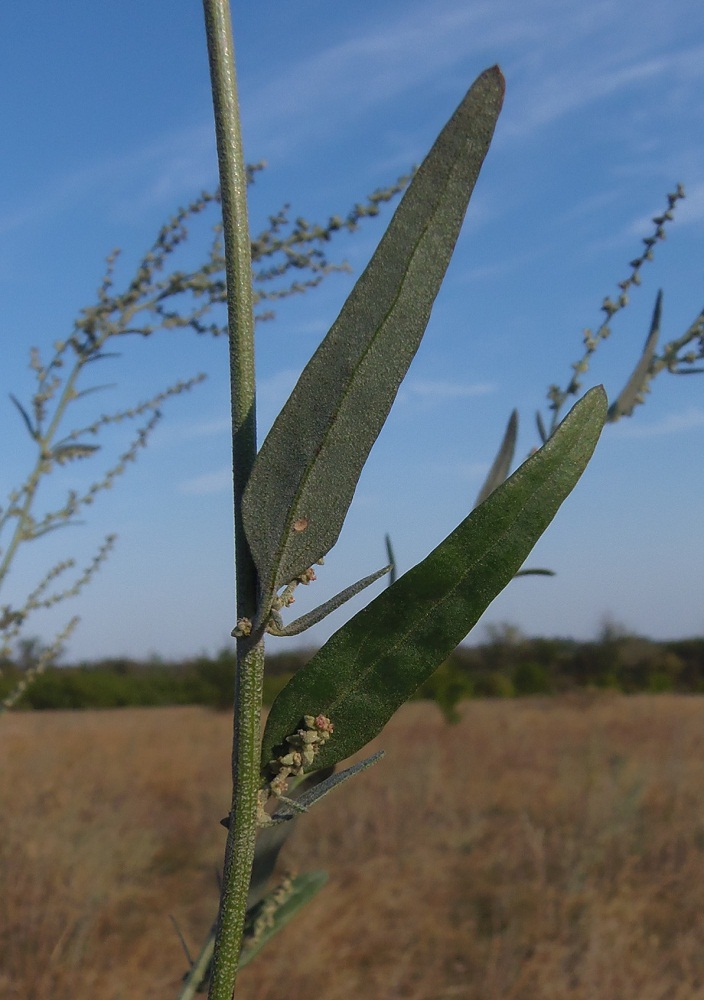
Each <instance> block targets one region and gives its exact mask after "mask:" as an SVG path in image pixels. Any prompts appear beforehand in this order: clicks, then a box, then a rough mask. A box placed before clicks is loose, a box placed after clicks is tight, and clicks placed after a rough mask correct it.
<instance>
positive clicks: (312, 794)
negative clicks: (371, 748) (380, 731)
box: [268, 750, 384, 829]
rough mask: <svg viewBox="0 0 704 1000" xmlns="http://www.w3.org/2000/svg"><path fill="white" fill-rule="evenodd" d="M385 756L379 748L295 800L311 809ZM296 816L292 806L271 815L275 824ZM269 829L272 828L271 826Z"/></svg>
mask: <svg viewBox="0 0 704 1000" xmlns="http://www.w3.org/2000/svg"><path fill="white" fill-rule="evenodd" d="M383 756H384V751H383V750H377V752H376V753H373V754H372V755H371V757H367V758H366V760H360V761H359V763H357V764H353V765H352V767H348V768H347V769H346V770H345V771H338V772H337V774H331V775H330V776H329V777H328V778H325V780H324V781H321V782H319V784H317V785H313V787H312V788H309V789H308V790H307V791H306V792H304V793H303V794H302V795H299V796H298V797H297V798H296V799H295V800H294V801H295V802H296V803H297V805H298V806H301V807H302V808H303V809H304V810H308V809H310V807H311V806H312V805H313V804H314V803H316V802H317V801H318V800H319V799H323V798H325V796H326V795H329V794H330V792H331V791H332V790H333V788H337V786H338V785H342V784H344V783H345V781H349V779H350V778H354V777H355V775H357V774H361V773H362V771H366V770H367V768H368V767H371V766H372V764H376V762H377V761H378V760H381V758H382V757H383ZM295 816H296V811H295V810H294V809H293V808H291V806H284V807H283V808H282V809H279V810H277V812H275V813H274V815H273V816H272V817H271V818H272V820H273V822H274V824H275V825H277V824H281V823H290V822H291V820H292V819H294V818H295ZM268 829H271V827H269V828H268Z"/></svg>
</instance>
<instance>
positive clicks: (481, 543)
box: [262, 387, 607, 768]
mask: <svg viewBox="0 0 704 1000" xmlns="http://www.w3.org/2000/svg"><path fill="white" fill-rule="evenodd" d="M606 406H607V403H606V396H605V393H604V391H603V389H602V388H601V387H598V388H596V389H592V390H591V391H590V392H588V393H587V394H586V396H585V397H584V398H583V399H582V400H580V402H579V403H577V405H576V406H575V407H574V408H573V409H572V411H571V412H570V413H569V414H568V416H567V417H566V418H565V420H563V422H562V424H561V425H560V426H559V428H558V429H557V430H556V432H555V433H554V435H553V436H552V437H551V439H550V440H549V441H548V443H547V444H545V445H543V447H542V448H541V449H540V451H538V452H536V453H535V454H534V455H532V456H531V457H530V458H529V459H528V460H527V461H526V462H524V464H523V465H522V466H521V467H520V468H519V469H518V470H517V471H516V472H514V474H513V475H512V476H511V477H510V479H507V480H506V482H505V483H503V484H502V485H501V486H499V487H498V489H496V490H494V492H493V493H492V494H491V496H490V497H489V498H488V499H487V500H485V501H484V503H483V504H481V506H479V507H477V508H476V509H475V510H473V511H472V513H471V514H470V515H469V516H468V517H467V518H465V520H464V521H463V522H462V523H461V524H460V525H459V527H457V528H456V529H455V530H454V531H453V532H452V534H451V535H449V536H448V537H447V538H446V539H445V541H444V542H442V543H441V544H440V545H439V546H438V547H437V548H436V549H435V550H434V551H433V552H431V554H430V555H429V556H428V557H427V558H426V559H424V560H423V562H421V563H419V564H418V565H417V566H415V567H414V568H413V569H412V570H410V571H409V572H408V573H406V574H404V576H402V577H401V578H400V579H399V580H397V582H396V583H395V584H394V585H393V587H389V588H388V589H387V590H385V591H384V592H383V593H382V594H381V595H380V596H379V597H377V598H376V599H375V600H374V601H372V602H371V604H369V605H368V606H367V607H366V608H365V609H364V610H363V611H361V612H359V614H357V615H355V617H354V618H352V619H351V620H350V621H349V622H348V623H347V624H346V625H344V626H343V627H342V628H341V629H340V630H339V631H338V632H337V633H336V634H335V635H333V636H332V638H330V639H329V640H328V642H327V643H326V644H325V645H324V646H323V647H322V649H320V650H319V651H318V653H317V654H316V655H315V656H314V657H313V658H312V659H311V660H310V661H309V662H308V664H307V665H306V666H305V667H304V668H303V669H302V670H300V671H298V673H296V674H295V675H294V677H293V678H292V679H291V680H290V681H289V683H288V684H287V685H286V687H285V688H284V689H283V690H282V691H281V692H280V694H279V695H278V697H277V698H276V699H275V701H274V704H273V705H272V707H271V711H270V713H269V717H268V719H267V723H266V728H265V731H264V739H263V744H262V767H263V768H265V767H266V766H267V763H268V761H270V760H271V759H273V758H275V757H276V756H277V752H276V749H275V748H277V747H279V746H280V745H281V744H283V743H284V741H285V738H286V737H287V736H288V735H290V734H291V733H293V732H295V731H296V730H297V728H298V723H299V720H300V718H301V717H302V716H303V715H308V714H310V715H317V714H318V713H321V714H323V715H326V716H328V717H329V718H330V719H331V720H332V722H333V724H334V727H335V729H334V733H333V735H332V738H331V739H330V740H329V741H328V742H327V743H326V744H325V745H324V746H323V747H321V749H320V752H319V754H318V756H317V757H316V766H325V765H330V764H333V763H336V762H337V761H340V760H343V759H344V758H346V757H349V756H350V754H353V753H355V752H356V751H357V750H359V749H360V748H361V747H363V746H364V745H365V744H366V743H368V742H369V740H371V739H373V737H374V736H376V735H377V734H378V733H379V732H380V731H381V729H382V728H383V727H384V725H385V724H386V722H387V721H388V719H389V718H390V717H391V715H393V713H394V712H395V711H396V709H397V708H398V707H399V706H400V705H402V704H403V703H404V701H406V700H407V699H408V698H409V697H410V696H411V695H412V694H413V692H414V691H415V690H416V688H418V686H419V685H420V684H421V683H422V682H423V681H424V680H426V678H427V677H429V676H430V674H431V673H432V672H433V671H434V670H435V669H436V668H437V667H438V665H439V664H440V663H442V661H443V660H444V659H446V658H447V656H448V655H449V654H450V653H451V652H452V650H453V649H454V648H455V647H456V646H457V645H458V644H459V643H460V642H461V641H462V639H464V637H465V636H466V635H467V633H468V632H469V631H470V629H471V628H472V627H473V626H474V625H475V623H476V622H477V620H478V619H479V617H480V615H481V614H482V613H483V612H484V610H485V609H486V608H487V606H488V605H489V604H490V603H491V601H492V600H493V599H494V598H495V597H496V595H497V594H498V593H499V592H500V591H501V590H503V588H504V587H505V586H506V584H507V583H508V582H509V581H510V580H511V579H512V578H513V576H514V575H515V574H516V572H517V571H518V570H519V569H520V567H521V565H522V564H523V562H524V560H525V559H526V557H527V555H528V553H529V552H530V551H531V549H532V548H533V546H534V544H535V542H536V541H537V540H538V538H539V537H540V536H541V534H542V533H543V531H544V530H545V528H546V527H547V526H548V524H549V523H550V521H551V520H552V519H553V517H554V516H555V514H556V512H557V510H558V508H559V506H560V504H561V503H562V501H563V500H564V499H565V497H566V496H568V494H569V493H570V491H571V490H572V488H573V487H574V485H575V483H576V482H577V480H578V479H579V477H580V476H581V474H582V472H583V470H584V468H585V466H586V465H587V462H588V461H589V458H590V457H591V454H592V452H593V450H594V447H595V446H596V442H597V440H598V438H599V434H600V432H601V429H602V427H603V424H604V420H605V417H606Z"/></svg>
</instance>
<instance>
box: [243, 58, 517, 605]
mask: <svg viewBox="0 0 704 1000" xmlns="http://www.w3.org/2000/svg"><path fill="white" fill-rule="evenodd" d="M503 92H504V80H503V77H502V75H501V72H500V70H499V69H498V67H494V68H492V69H489V70H487V71H486V72H485V73H483V74H482V75H481V76H480V77H479V78H478V79H477V80H476V82H475V83H474V84H473V86H472V87H471V88H470V90H469V92H468V93H467V95H466V96H465V98H464V100H463V101H462V103H461V104H460V106H459V107H458V109H457V110H456V112H455V113H454V115H453V116H452V118H451V119H450V121H449V122H448V123H447V125H446V126H445V128H444V129H443V131H442V132H441V133H440V136H439V137H438V139H437V140H436V142H435V144H434V146H433V147H432V149H431V151H430V153H429V154H428V156H427V157H426V159H425V160H424V162H423V163H422V165H421V166H420V168H419V169H418V171H417V172H416V174H415V176H414V178H413V180H412V182H411V184H410V186H409V188H408V190H407V192H406V194H405V195H404V197H403V199H402V201H401V203H400V205H399V206H398V209H397V210H396V213H395V214H394V217H393V219H392V220H391V223H390V225H389V227H388V229H387V231H386V233H385V234H384V236H383V237H382V240H381V242H380V244H379V246H378V248H377V250H376V252H375V254H374V256H373V257H372V259H371V261H370V263H369V265H368V266H367V268H366V270H365V271H364V273H363V274H362V276H361V277H360V279H359V281H358V282H357V284H356V285H355V287H354V289H353V290H352V293H351V295H350V297H349V298H348V299H347V302H346V303H345V305H344V306H343V309H342V312H341V313H340V315H339V317H338V318H337V320H336V321H335V323H334V324H333V326H332V328H331V329H330V332H329V333H328V334H327V336H326V337H325V339H324V340H323V342H322V344H321V345H320V347H319V348H318V349H317V351H316V352H315V354H314V355H313V357H312V358H311V360H310V361H309V363H308V365H307V366H306V368H305V370H304V371H303V373H302V375H301V377H300V379H299V381H298V383H297V385H296V387H295V388H294V390H293V392H292V394H291V396H290V398H289V399H288V401H287V403H286V404H285V406H284V408H283V410H282V411H281V413H280V414H279V416H278V417H277V419H276V421H275V423H274V426H273V427H272V429H271V431H270V432H269V434H268V436H267V438H266V440H265V441H264V444H263V445H262V448H261V451H260V452H259V455H258V456H257V459H256V462H255V464H254V467H253V470H252V474H251V476H250V479H249V482H248V484H247V488H246V490H245V493H244V502H243V518H244V525H245V530H246V533H247V539H248V541H249V545H250V548H251V551H252V555H253V558H254V561H255V563H256V567H257V572H258V575H259V582H260V591H261V596H262V598H263V599H264V600H266V597H267V595H268V596H269V597H271V595H272V594H273V593H274V591H275V590H276V588H278V587H279V586H282V585H283V584H286V583H288V582H289V581H291V580H292V579H294V578H295V577H296V576H298V575H299V574H300V573H302V572H304V571H305V570H306V569H307V568H308V567H309V566H312V565H313V564H314V563H315V562H316V561H317V560H318V559H320V558H322V556H324V555H325V554H326V553H327V552H328V551H329V550H330V549H331V548H332V546H333V545H334V544H335V542H336V541H337V538H338V535H339V533H340V530H341V528H342V523H343V521H344V518H345V515H346V513H347V509H348V507H349V505H350V502H351V500H352V496H353V494H354V490H355V487H356V485H357V481H358V479H359V475H360V473H361V470H362V467H363V465H364V463H365V461H366V458H367V455H368V454H369V451H370V449H371V447H372V445H373V443H374V441H375V440H376V437H377V435H378V434H379V431H380V430H381V427H382V426H383V423H384V421H385V420H386V417H387V415H388V412H389V410H390V408H391V405H392V403H393V401H394V398H395V396H396V393H397V391H398V388H399V385H400V384H401V381H402V379H403V377H404V375H405V374H406V371H407V370H408V366H409V365H410V363H411V361H412V359H413V356H414V355H415V353H416V351H417V349H418V345H419V343H420V340H421V338H422V336H423V333H424V331H425V327H426V325H427V323H428V319H429V316H430V311H431V308H432V305H433V302H434V300H435V296H436V295H437V292H438V289H439V288H440V284H441V282H442V279H443V276H444V274H445V271H446V269H447V265H448V263H449V260H450V257H451V255H452V251H453V248H454V245H455V242H456V240H457V237H458V235H459V232H460V229H461V226H462V221H463V219H464V214H465V210H466V207H467V203H468V201H469V197H470V195H471V193H472V190H473V188H474V185H475V183H476V180H477V176H478V174H479V170H480V168H481V165H482V163H483V161H484V157H485V156H486V153H487V151H488V149H489V143H490V141H491V137H492V135H493V132H494V127H495V124H496V120H497V117H498V114H499V111H500V109H501V104H502V100H503ZM260 610H261V613H265V612H266V610H267V608H263V609H260Z"/></svg>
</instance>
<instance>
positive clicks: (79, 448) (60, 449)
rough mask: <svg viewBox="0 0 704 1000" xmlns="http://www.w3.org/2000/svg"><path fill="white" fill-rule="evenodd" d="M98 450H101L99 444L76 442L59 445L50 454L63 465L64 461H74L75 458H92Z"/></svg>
mask: <svg viewBox="0 0 704 1000" xmlns="http://www.w3.org/2000/svg"><path fill="white" fill-rule="evenodd" d="M96 451H100V445H99V444H78V443H76V444H63V445H57V446H56V447H55V448H52V450H51V451H50V452H49V454H50V456H51V458H53V459H54V460H55V461H56V462H58V463H59V465H63V464H64V462H72V461H73V460H74V459H78V458H90V456H91V455H94V454H95V453H96Z"/></svg>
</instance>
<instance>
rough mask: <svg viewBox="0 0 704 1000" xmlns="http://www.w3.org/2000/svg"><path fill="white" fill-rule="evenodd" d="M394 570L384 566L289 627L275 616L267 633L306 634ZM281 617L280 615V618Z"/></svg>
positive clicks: (283, 634) (389, 566) (390, 566)
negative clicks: (307, 630)
mask: <svg viewBox="0 0 704 1000" xmlns="http://www.w3.org/2000/svg"><path fill="white" fill-rule="evenodd" d="M392 570H393V566H392V565H388V566H383V567H382V568H381V569H378V570H377V571H376V572H375V573H370V574H369V576H365V577H363V578H362V579H361V580H357V582H356V583H352V584H350V586H349V587H345V589H344V590H341V591H340V593H339V594H336V595H335V596H334V597H331V598H330V600H329V601H325V603H324V604H321V605H320V606H319V607H317V608H314V609H313V610H312V611H309V612H308V614H305V615H301V617H300V618H296V619H295V621H292V622H289V623H288V625H284V623H283V621H281V622H279V621H278V620H277V616H276V615H273V616H272V619H273V621H270V623H269V626H268V628H267V631H268V632H269V633H270V634H271V635H278V636H290V635H300V634H301V632H305V631H306V629H309V628H312V627H313V625H317V624H318V622H321V621H322V620H323V618H327V616H328V615H329V614H332V612H333V611H337V609H338V608H340V607H342V605H343V604H345V603H346V602H347V601H349V600H351V599H352V598H353V597H356V596H357V594H359V593H361V591H363V590H365V589H366V588H367V587H371V585H372V584H373V583H376V581H377V580H379V579H381V577H382V576H385V575H386V574H387V573H389V572H391V571H392ZM280 617H281V616H280V615H279V616H278V618H280Z"/></svg>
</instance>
